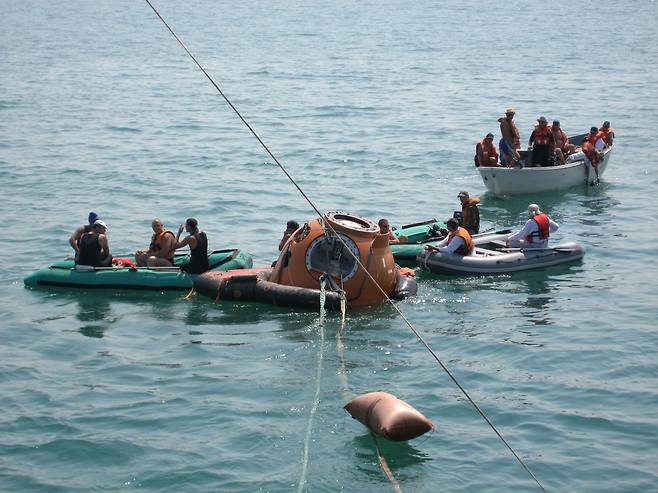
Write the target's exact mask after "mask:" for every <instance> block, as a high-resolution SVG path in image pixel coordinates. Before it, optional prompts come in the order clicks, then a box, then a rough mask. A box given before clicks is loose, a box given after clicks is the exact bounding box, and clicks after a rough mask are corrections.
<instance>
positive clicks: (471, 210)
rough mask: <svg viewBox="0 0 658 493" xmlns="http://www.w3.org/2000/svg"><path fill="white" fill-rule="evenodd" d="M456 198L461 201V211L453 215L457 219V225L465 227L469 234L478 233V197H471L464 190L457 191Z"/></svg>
mask: <svg viewBox="0 0 658 493" xmlns="http://www.w3.org/2000/svg"><path fill="white" fill-rule="evenodd" d="M457 198H458V199H459V202H461V205H462V210H461V212H459V211H457V212H455V214H454V215H453V217H454V218H455V219H457V221H459V225H460V226H461V227H462V228H464V229H466V231H468V232H469V233H470V234H472V235H476V234H478V233H479V232H480V211H479V210H478V204H479V203H480V198H479V197H473V198H471V196H470V195H469V194H468V192H467V191H466V190H462V191H461V192H459V193H458V194H457Z"/></svg>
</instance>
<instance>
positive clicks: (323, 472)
mask: <svg viewBox="0 0 658 493" xmlns="http://www.w3.org/2000/svg"><path fill="white" fill-rule="evenodd" d="M156 6H157V7H158V8H159V9H160V11H161V13H162V15H163V16H164V17H165V18H166V19H167V20H168V21H169V22H170V24H171V25H172V27H173V28H174V29H175V30H176V31H177V32H178V33H179V35H180V36H181V38H182V39H183V40H184V42H185V43H186V44H187V46H188V47H189V48H190V49H191V50H192V52H193V53H194V54H195V55H196V56H197V58H198V59H199V61H200V63H201V64H202V65H203V66H204V67H205V68H206V70H207V71H208V73H209V74H211V75H212V76H213V77H214V78H216V80H217V81H218V83H219V84H220V86H221V87H222V89H223V90H224V91H225V92H226V94H227V95H228V97H229V98H231V100H232V101H233V102H234V103H235V104H236V106H237V107H238V108H239V109H240V111H241V112H242V113H243V115H244V116H245V118H246V119H247V120H248V121H249V123H250V124H251V125H252V126H253V127H254V129H255V130H256V131H257V132H258V133H259V134H260V135H261V137H262V138H263V140H264V141H265V142H266V143H267V145H268V146H269V147H270V148H271V150H272V152H273V153H274V154H275V155H276V156H277V157H278V158H279V159H280V160H281V162H282V163H283V164H284V165H285V166H286V168H287V169H288V170H289V172H290V173H291V175H292V176H293V177H294V178H295V179H296V180H297V182H298V183H299V185H300V186H301V187H302V188H303V189H304V190H305V192H306V193H307V194H308V195H309V196H310V197H311V198H312V200H313V201H314V203H315V204H316V205H317V207H318V208H319V209H320V210H347V211H351V212H353V213H356V214H359V215H362V216H365V217H369V218H372V219H375V220H376V219H378V218H379V217H383V216H385V217H388V218H389V219H390V221H391V223H392V224H394V225H395V224H397V225H400V224H405V223H409V222H415V221H419V220H423V219H427V218H430V217H439V218H447V217H449V216H451V215H452V211H453V210H455V209H457V208H458V200H457V197H456V195H457V192H458V191H459V190H462V189H467V190H469V191H470V192H471V193H472V194H474V195H479V196H481V198H482V205H481V207H480V210H481V215H482V221H483V229H488V228H499V227H507V226H513V227H518V226H520V225H521V224H522V223H523V216H524V211H525V208H526V206H527V204H528V203H529V202H537V203H539V204H540V205H541V207H542V209H544V210H546V211H547V212H548V213H549V214H550V215H551V216H552V217H553V218H554V219H555V220H556V221H557V222H559V223H560V224H561V228H560V230H559V232H558V233H557V234H556V235H555V240H556V241H560V240H576V241H579V242H581V243H583V244H584V245H585V246H586V247H587V249H588V250H587V255H586V256H585V258H584V260H583V261H582V262H581V263H577V264H572V265H568V266H562V267H556V268H551V269H548V270H542V271H532V272H526V273H518V274H514V275H500V276H492V277H468V278H451V277H438V276H432V275H430V274H427V273H419V275H418V277H419V293H418V296H417V297H416V298H414V299H409V300H406V301H404V302H401V303H399V304H398V306H399V308H400V309H401V310H402V311H403V313H404V314H405V316H406V317H407V318H408V319H409V320H410V321H411V322H412V323H413V324H414V326H415V327H417V329H418V330H419V332H420V333H422V334H423V336H424V337H425V338H426V340H427V341H428V343H429V344H430V345H431V347H432V348H433V349H434V350H435V351H436V352H437V353H438V354H439V356H440V358H441V359H442V361H444V362H445V364H446V365H447V366H448V367H449V368H450V370H451V371H452V372H453V373H454V375H455V377H456V378H457V379H458V380H459V381H460V382H461V383H462V385H463V386H464V387H465V388H466V389H467V390H468V392H469V393H470V395H471V396H472V397H473V399H474V400H475V401H476V402H477V403H478V405H479V406H480V407H481V408H482V409H483V411H484V412H485V413H486V414H487V416H488V417H489V418H490V419H491V420H492V422H493V423H494V424H495V425H496V426H497V428H498V429H499V430H500V431H501V433H502V434H503V435H504V436H505V438H506V439H507V440H508V441H509V443H510V444H511V445H512V447H513V448H514V449H515V450H516V451H517V453H518V454H519V455H520V456H521V457H522V458H523V459H524V460H525V461H526V463H527V464H528V466H529V467H530V468H531V469H532V471H533V472H534V473H535V474H536V476H537V477H538V478H539V480H540V482H541V483H542V484H543V485H544V487H545V488H546V489H547V490H549V491H574V492H575V491H578V492H640V491H641V492H647V491H658V486H656V485H657V484H658V468H657V467H656V464H657V463H658V363H657V359H656V353H657V351H658V327H657V324H656V319H657V318H658V308H657V307H656V301H657V299H656V281H655V280H656V275H657V274H658V269H657V268H656V263H655V252H656V246H655V245H656V238H657V234H656V231H657V226H658V225H657V221H656V218H655V214H654V211H655V210H656V206H657V205H658V204H657V200H656V189H657V186H658V180H657V179H656V169H655V154H656V151H655V139H656V135H655V129H656V128H658V91H657V88H658V51H656V49H655V47H656V46H657V45H658V28H657V27H656V22H655V19H656V18H658V15H657V14H658V6H657V5H656V2H654V1H646V2H639V3H638V2H629V1H619V2H612V1H608V0H604V1H602V2H598V3H597V4H596V5H594V4H590V3H587V2H572V3H568V4H562V5H560V4H551V5H539V4H537V5H535V4H529V3H527V2H520V1H517V0H512V1H511V2H508V3H507V4H505V8H501V7H502V4H500V3H496V2H475V3H463V2H457V1H453V0H449V1H446V2H426V1H420V2H386V1H385V2H373V1H363V2H346V1H337V2H289V1H286V0H274V1H270V2H259V1H254V2H242V3H240V2H210V1H207V0H201V1H199V2H181V1H178V0H176V1H173V0H172V1H167V2H164V1H160V2H157V3H156ZM0 14H1V15H0V28H1V31H2V33H3V35H2V36H1V38H0V68H1V70H0V173H1V176H2V180H1V181H0V187H1V188H0V192H1V193H2V198H1V200H0V231H2V234H0V253H1V255H0V317H1V319H2V324H0V337H1V338H2V344H1V345H0V385H1V387H0V388H1V393H0V408H1V409H2V413H0V490H1V491H12V492H28V491H38V492H43V491H48V492H60V491H61V492H78V491H79V492H88V491H143V492H168V491H171V492H174V491H176V492H179V491H185V492H210V491H222V492H223V491H230V492H233V491H235V492H252V491H254V492H279V491H312V492H323V491H327V492H334V491H345V492H352V491H363V492H379V491H394V489H393V487H392V485H391V483H390V482H389V480H388V479H387V478H386V476H385V475H384V474H383V473H382V470H381V468H380V467H379V464H378V462H377V457H376V450H375V444H374V442H373V439H372V437H371V436H370V434H369V433H368V432H367V430H366V429H365V428H364V427H363V426H362V425H360V424H359V423H358V422H356V421H354V420H352V419H351V417H350V416H348V415H347V413H346V412H345V411H344V410H343V409H342V407H343V405H344V404H345V402H346V401H347V400H348V399H349V398H350V397H352V396H355V395H358V394H362V393H365V392H370V391H375V390H384V391H387V392H391V393H393V394H395V395H396V396H398V397H400V398H401V399H404V400H406V401H407V402H409V403H410V404H412V405H413V406H414V407H416V408H417V409H418V410H419V411H421V412H422V413H424V414H425V415H426V416H428V417H429V418H430V419H432V420H433V422H434V423H435V424H436V426H437V428H436V430H435V431H433V432H432V433H430V434H428V435H425V436H423V437H421V438H418V439H416V440H413V441H411V442H408V443H393V442H388V441H386V440H384V439H380V440H378V443H379V445H380V447H381V450H382V453H383V455H384V456H385V458H386V460H387V461H388V464H389V466H390V468H391V470H392V472H393V475H394V476H395V478H396V480H397V481H398V483H399V488H400V489H401V490H402V491H405V492H435V491H443V492H473V491H487V492H526V491H540V489H539V487H538V486H537V485H536V484H535V483H534V482H533V481H532V479H531V478H530V477H529V476H528V474H527V473H526V472H525V471H524V470H523V469H522V468H521V467H520V465H519V464H518V463H517V462H516V461H515V459H514V458H513V457H512V455H511V454H510V453H509V451H508V450H506V449H505V448H504V446H503V444H502V443H501V442H500V440H499V439H498V438H497V437H496V436H495V435H494V433H493V432H492V431H491V429H489V428H488V427H487V425H486V424H485V423H484V422H483V420H482V419H481V418H480V417H479V416H478V415H477V414H476V413H475V412H474V410H473V409H472V407H470V405H469V404H468V403H467V402H466V401H465V399H464V397H463V395H462V394H461V393H460V392H459V390H458V389H457V388H456V387H455V386H454V384H453V383H452V382H451V381H450V379H449V378H448V377H447V376H446V375H445V373H443V371H442V370H441V369H440V368H439V367H438V365H437V364H436V362H435V361H434V360H433V358H432V357H431V356H430V355H429V354H428V352H427V351H426V350H425V349H424V348H423V347H422V346H421V345H420V343H419V342H418V341H417V340H416V338H415V336H414V335H413V334H412V333H411V331H410V330H409V329H408V328H407V327H406V325H405V324H404V323H403V321H402V320H401V319H400V317H399V316H398V315H397V313H396V312H395V311H394V310H393V309H392V308H390V307H387V306H377V307H372V308H369V309H361V310H350V311H348V314H347V320H346V325H345V332H344V334H343V336H342V339H341V341H342V343H343V344H344V349H343V350H342V351H341V350H340V349H339V347H338V341H337V333H338V331H339V328H340V322H339V319H338V317H337V316H336V315H329V316H328V317H327V319H326V321H325V323H324V324H323V325H321V324H320V323H319V321H318V314H317V313H314V312H308V311H295V310H285V309H278V308H273V307H269V306H261V305H246V304H240V303H219V304H216V303H213V302H212V301H211V300H209V299H206V298H204V297H202V296H195V297H192V298H191V299H184V297H183V295H182V294H180V293H134V292H132V293H108V292H85V291H70V290H69V291H67V290H29V289H26V288H24V286H23V282H22V279H23V278H24V277H25V276H26V275H28V274H29V273H30V272H32V271H33V270H36V269H38V268H41V267H43V266H46V265H48V264H49V263H51V262H53V261H55V260H58V259H61V258H63V257H65V256H66V255H69V254H70V253H71V252H70V249H69V247H68V245H67V238H68V236H69V235H70V233H71V231H72V230H73V229H74V228H75V227H76V226H77V225H79V224H81V223H82V222H84V220H85V218H86V215H87V213H88V212H89V211H90V210H94V211H96V212H98V213H100V214H101V215H102V216H103V218H104V220H105V221H106V222H107V223H108V226H109V231H108V233H109V238H110V243H111V246H112V249H113V251H114V252H116V253H122V252H123V253H126V252H132V251H134V250H136V249H138V248H141V247H143V246H144V245H145V244H146V243H147V242H148V239H149V236H150V227H149V226H150V221H151V219H152V218H153V217H156V216H157V217H160V218H162V220H163V221H164V223H165V224H166V225H167V226H169V227H170V228H172V229H173V228H175V227H176V226H177V225H178V224H179V223H180V222H182V221H183V220H184V219H185V218H186V217H189V216H194V217H197V218H198V219H199V222H200V225H201V227H202V228H203V229H204V230H205V231H206V232H207V233H208V235H209V238H210V243H211V246H213V247H215V248H227V247H240V248H242V249H244V250H246V251H248V252H250V253H252V254H253V256H254V259H255V263H256V265H259V266H262V265H268V264H269V263H270V262H271V261H272V260H273V259H274V258H275V257H276V254H277V244H278V241H279V238H280V236H281V234H282V231H283V229H284V228H285V222H286V221H287V220H288V219H292V218H294V219H297V220H300V221H304V220H306V219H308V218H312V217H313V216H314V213H313V211H312V210H311V208H310V207H309V206H308V204H307V203H306V202H305V201H304V200H303V198H302V197H301V195H300V194H299V193H298V192H297V191H296V190H295V189H294V187H293V186H292V185H291V184H290V183H289V182H288V181H287V179H286V178H285V176H284V175H283V174H282V173H281V172H280V170H279V169H278V168H277V167H276V166H275V164H274V163H273V162H272V160H271V158H269V157H268V156H267V155H266V154H265V153H264V151H263V150H262V148H260V146H259V144H258V142H257V141H256V140H255V139H254V138H253V137H252V136H251V135H250V134H249V132H248V131H247V130H246V128H245V127H244V125H243V124H242V123H241V122H240V121H239V120H238V118H237V117H236V116H235V115H234V114H233V113H232V111H231V110H230V108H229V107H228V106H227V105H226V104H225V103H224V102H223V100H222V99H221V98H220V96H219V95H218V94H217V93H216V92H215V90H214V88H213V87H212V86H211V85H210V83H209V82H208V81H207V80H206V79H205V77H204V76H203V74H202V73H201V72H200V71H199V70H198V69H197V68H196V67H195V66H194V65H193V63H192V61H191V60H190V59H189V58H188V57H187V56H186V55H185V53H184V52H183V50H182V49H181V47H180V46H179V45H178V44H177V43H176V41H175V40H174V39H173V38H172V37H171V35H170V34H169V33H168V32H167V31H166V29H165V28H164V26H163V25H162V24H161V23H160V21H159V20H158V19H157V17H156V16H155V15H154V13H153V12H152V11H151V9H150V8H149V6H148V5H147V4H146V3H144V2H139V1H132V2H129V1H120V0H117V1H111V2H110V1H99V2H83V1H76V0H73V1H71V0H69V1H66V2H63V1H59V0H54V1H51V2H9V1H6V0H4V1H2V2H0ZM510 105H512V106H515V107H516V109H517V117H516V119H517V124H518V126H519V128H520V130H521V137H522V140H523V141H525V140H526V139H527V137H528V136H529V133H530V131H531V129H532V125H533V122H534V120H535V119H536V118H537V117H538V116H539V115H545V116H547V117H548V118H549V119H552V118H557V119H560V120H561V122H562V127H563V128H564V129H565V130H566V132H567V133H570V134H577V133H582V132H585V131H586V130H587V129H588V128H589V127H590V126H591V125H600V123H601V122H602V121H603V120H610V121H611V122H612V126H613V127H614V128H615V129H616V135H617V141H616V149H615V151H614V154H613V155H612V157H611V162H610V166H609V168H608V170H607V172H606V175H605V177H604V180H603V181H602V183H601V185H600V186H598V187H594V188H589V189H586V188H584V187H583V188H575V189H571V190H568V191H565V192H562V193H550V194H540V195H537V196H524V197H516V198H494V197H492V196H490V195H488V194H487V193H485V188H484V186H483V185H482V183H481V181H480V178H479V176H478V174H477V172H476V170H475V168H474V167H473V166H472V155H473V151H474V145H475V142H476V141H477V140H479V139H480V138H481V137H482V136H483V135H484V134H485V133H486V132H488V131H494V132H495V133H496V134H497V133H498V132H497V122H496V119H497V118H498V117H499V116H501V115H502V112H503V111H504V108H506V107H507V106H510Z"/></svg>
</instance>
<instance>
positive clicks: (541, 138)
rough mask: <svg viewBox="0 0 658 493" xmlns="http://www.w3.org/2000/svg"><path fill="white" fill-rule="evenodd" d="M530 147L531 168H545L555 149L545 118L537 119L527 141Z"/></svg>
mask: <svg viewBox="0 0 658 493" xmlns="http://www.w3.org/2000/svg"><path fill="white" fill-rule="evenodd" d="M531 147H532V166H547V165H548V164H549V162H550V159H551V156H552V155H553V151H554V149H555V140H554V139H553V133H552V132H551V127H549V126H548V121H547V120H546V117H545V116H540V117H539V118H537V125H536V126H535V129H534V130H533V131H532V133H531V134H530V139H528V149H530V148H531Z"/></svg>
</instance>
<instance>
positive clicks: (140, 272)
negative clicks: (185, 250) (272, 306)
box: [24, 249, 253, 291]
mask: <svg viewBox="0 0 658 493" xmlns="http://www.w3.org/2000/svg"><path fill="white" fill-rule="evenodd" d="M187 259H189V255H179V256H177V257H176V259H175V263H176V264H177V265H180V264H182V263H185V262H186V261H187ZM208 260H209V262H210V267H211V269H215V270H228V269H243V268H250V267H251V266H252V264H253V261H252V258H251V255H249V254H248V253H246V252H242V251H240V250H237V249H229V250H216V251H214V252H212V253H211V254H210V255H209V256H208ZM195 277H197V276H195V275H193V274H188V273H186V272H182V271H181V270H179V269H177V268H175V267H172V268H153V269H149V268H146V267H144V268H130V267H123V266H116V267H108V268H96V269H94V268H89V269H84V270H80V269H76V268H75V264H74V262H73V261H72V260H70V261H62V262H57V263H55V264H53V265H52V266H50V267H48V268H45V269H41V270H38V271H36V272H34V273H32V274H30V275H29V276H28V277H26V278H25V280H24V283H25V285H26V286H28V287H38V286H60V287H68V288H97V289H120V290H124V289H140V290H149V289H150V290H158V291H162V290H189V289H191V288H192V287H193V285H194V278H195Z"/></svg>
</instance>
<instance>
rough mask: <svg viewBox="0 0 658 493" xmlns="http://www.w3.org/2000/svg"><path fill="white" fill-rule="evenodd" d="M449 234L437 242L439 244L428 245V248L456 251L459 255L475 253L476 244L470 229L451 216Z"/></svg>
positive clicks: (445, 251) (447, 225)
mask: <svg viewBox="0 0 658 493" xmlns="http://www.w3.org/2000/svg"><path fill="white" fill-rule="evenodd" d="M446 227H447V228H448V236H446V237H445V238H444V239H443V240H441V241H440V242H439V243H437V246H433V245H427V246H426V247H425V249H426V250H434V251H439V252H441V253H454V254H457V255H473V252H474V251H475V245H474V244H473V239H472V238H471V235H470V234H469V232H468V231H466V230H465V229H464V228H462V227H461V226H459V222H458V221H457V219H455V218H454V217H451V218H450V219H448V221H447V222H446Z"/></svg>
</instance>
